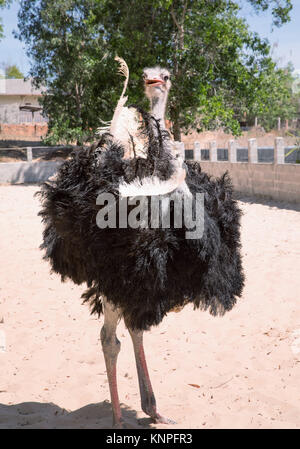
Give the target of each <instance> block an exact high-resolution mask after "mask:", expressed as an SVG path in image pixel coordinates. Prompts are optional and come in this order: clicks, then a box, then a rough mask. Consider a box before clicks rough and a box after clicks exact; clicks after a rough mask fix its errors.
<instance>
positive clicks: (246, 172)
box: [175, 137, 300, 203]
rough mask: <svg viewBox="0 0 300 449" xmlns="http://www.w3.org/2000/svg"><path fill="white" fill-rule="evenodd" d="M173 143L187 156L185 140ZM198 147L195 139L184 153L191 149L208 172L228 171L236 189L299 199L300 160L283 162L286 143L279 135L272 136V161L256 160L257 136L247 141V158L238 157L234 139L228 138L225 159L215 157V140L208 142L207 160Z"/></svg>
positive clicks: (264, 195) (298, 200)
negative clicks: (296, 162)
mask: <svg viewBox="0 0 300 449" xmlns="http://www.w3.org/2000/svg"><path fill="white" fill-rule="evenodd" d="M175 145H176V147H177V150H178V151H179V152H180V153H181V154H182V155H184V157H186V156H187V155H186V152H185V144H184V143H183V142H175ZM188 148H190V145H189V147H188ZM201 149H202V143H201V142H194V149H193V150H190V151H188V152H187V153H192V157H193V159H194V160H197V161H199V163H200V165H201V168H202V170H203V171H205V172H207V173H209V174H210V175H213V176H215V177H219V176H221V175H222V174H223V173H225V172H226V171H228V173H229V175H230V177H231V179H232V182H233V185H234V187H235V190H236V191H237V192H240V193H243V194H246V195H255V196H260V197H268V198H272V199H274V200H280V201H289V202H296V203H300V164H291V163H286V160H287V158H286V146H285V142H284V139H283V138H282V137H277V138H276V139H275V142H274V162H273V163H260V162H258V151H259V148H258V147H257V140H256V139H249V141H248V148H247V151H248V162H238V161H237V150H238V148H237V144H236V142H235V141H234V140H231V141H229V142H228V148H227V150H228V151H227V154H228V161H220V160H219V159H218V145H217V142H216V141H211V142H210V144H209V161H207V160H205V161H204V160H202V159H201V156H202V151H201ZM189 156H190V154H189ZM189 158H190V157H189Z"/></svg>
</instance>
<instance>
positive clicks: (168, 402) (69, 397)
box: [0, 186, 300, 428]
mask: <svg viewBox="0 0 300 449" xmlns="http://www.w3.org/2000/svg"><path fill="white" fill-rule="evenodd" d="M36 190H38V189H37V187H35V186H2V187H0V220H1V227H0V239H1V240H0V246H1V249H0V263H1V265H0V270H1V273H0V279H1V285H0V286H1V290H0V322H1V324H0V366H1V371H0V428H7V427H9V428H16V427H17V428H32V427H34V428H36V427H38V428H56V427H58V428H60V427H63V428H90V427H91V428H94V427H97V428H110V426H111V407H110V403H109V389H108V384H107V380H106V373H105V366H104V359H103V355H102V351H101V346H100V342H99V331H100V327H101V320H100V322H99V321H98V320H97V319H96V318H95V317H91V316H90V315H89V310H88V307H87V306H83V305H81V300H80V294H81V292H82V291H83V287H77V286H74V285H73V284H72V283H70V282H68V283H65V284H62V283H61V282H60V279H59V277H58V276H56V275H54V274H50V272H49V266H48V264H47V263H45V262H44V261H43V260H42V253H41V252H40V250H39V249H38V247H39V244H40V242H41V233H42V225H41V223H40V219H39V218H38V217H37V212H38V209H39V203H38V200H37V199H36V198H34V197H33V194H34V193H35V192H36ZM241 207H242V209H243V211H244V216H243V221H242V241H243V255H244V266H245V271H246V275H247V282H246V288H245V290H244V294H243V297H242V299H241V300H240V301H239V303H238V304H237V306H236V307H235V308H234V310H233V311H231V312H230V313H228V314H227V315H225V316H224V317H222V318H213V317H211V316H210V315H209V314H208V313H204V312H199V311H196V312H195V311H193V310H192V309H191V308H190V307H186V308H185V309H184V310H183V311H182V312H180V313H170V314H169V316H168V317H167V318H166V319H165V320H164V321H163V323H162V324H161V325H160V326H159V327H157V328H153V330H152V331H151V332H149V333H147V334H146V336H145V347H146V353H147V356H148V357H147V358H148V365H149V372H150V376H151V378H152V383H153V387H154V391H155V392H156V398H157V402H158V406H159V410H160V412H161V413H162V414H165V415H166V416H168V417H170V418H173V419H174V420H175V421H176V422H177V423H178V424H176V425H172V426H170V428H300V387H299V378H300V310H299V292H300V276H299V267H300V214H299V211H297V210H295V209H296V208H293V207H289V206H288V205H283V204H276V203H265V204H261V203H252V202H251V201H249V200H244V201H241ZM118 336H119V339H120V340H121V342H122V349H121V353H120V356H119V361H118V376H119V392H120V398H121V402H122V409H123V413H124V417H125V421H126V423H127V425H128V426H129V427H132V428H135V427H138V428H141V427H146V428H149V427H154V428H155V427H157V428H164V427H166V426H163V425H153V424H151V422H150V420H149V419H148V418H147V417H145V415H144V414H143V413H142V411H141V409H140V401H139V393H138V385H137V376H136V371H135V363H134V356H133V351H132V348H131V341H130V338H129V336H128V333H127V331H126V330H125V328H124V325H123V323H121V324H120V326H119V331H118ZM5 338H6V351H5V350H4V349H5V345H4V339H5ZM1 348H2V352H1ZM192 384H193V385H192Z"/></svg>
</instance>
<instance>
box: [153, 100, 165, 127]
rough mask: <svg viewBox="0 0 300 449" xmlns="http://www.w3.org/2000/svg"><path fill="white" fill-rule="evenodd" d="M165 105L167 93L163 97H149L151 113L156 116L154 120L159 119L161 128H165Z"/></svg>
mask: <svg viewBox="0 0 300 449" xmlns="http://www.w3.org/2000/svg"><path fill="white" fill-rule="evenodd" d="M166 105H167V95H165V96H164V97H162V98H160V97H153V98H152V99H151V115H153V117H155V118H156V120H160V126H161V128H162V129H165V128H166V124H165V111H166Z"/></svg>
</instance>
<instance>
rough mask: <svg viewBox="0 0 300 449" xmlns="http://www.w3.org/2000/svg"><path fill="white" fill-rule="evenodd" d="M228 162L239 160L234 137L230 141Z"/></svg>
mask: <svg viewBox="0 0 300 449" xmlns="http://www.w3.org/2000/svg"><path fill="white" fill-rule="evenodd" d="M228 162H232V163H235V162H237V151H236V142H235V140H233V139H232V140H229V142H228Z"/></svg>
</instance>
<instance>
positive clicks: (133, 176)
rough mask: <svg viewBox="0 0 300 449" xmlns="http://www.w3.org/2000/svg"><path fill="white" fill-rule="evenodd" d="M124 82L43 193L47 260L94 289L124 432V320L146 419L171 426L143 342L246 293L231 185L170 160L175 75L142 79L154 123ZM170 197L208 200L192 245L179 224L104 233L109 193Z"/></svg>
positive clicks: (151, 72) (116, 420) (152, 72)
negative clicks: (92, 133)
mask: <svg viewBox="0 0 300 449" xmlns="http://www.w3.org/2000/svg"><path fill="white" fill-rule="evenodd" d="M119 62H120V61H119ZM121 67H123V69H124V67H125V66H124V65H123V66H122V65H121ZM123 74H125V76H126V82H125V86H124V89H123V92H122V95H121V98H120V100H119V102H118V105H117V108H116V109H115V112H114V115H113V119H112V121H111V123H110V124H109V126H108V129H106V130H104V129H102V130H100V132H101V137H100V140H99V142H98V143H97V144H95V145H93V146H92V147H91V148H90V149H89V150H80V151H77V152H74V153H73V155H72V157H71V158H70V159H69V160H67V161H66V162H65V163H64V164H63V165H62V167H61V168H60V170H59V172H58V174H57V177H56V179H55V181H54V182H53V184H49V183H45V184H44V185H43V186H42V189H41V191H40V192H39V194H40V196H41V200H42V210H41V211H40V215H41V216H42V219H43V221H44V223H45V229H44V232H43V243H42V245H41V248H42V249H44V250H45V256H44V258H45V259H47V260H49V262H50V264H51V267H52V270H53V271H55V272H56V273H59V274H60V275H61V279H62V281H64V280H65V279H66V278H70V279H72V280H73V282H75V283H76V284H82V283H86V284H87V287H88V289H87V290H86V292H85V293H84V294H83V295H82V296H83V299H84V302H87V303H89V305H90V307H91V313H96V314H98V315H100V314H101V313H103V314H104V324H103V327H102V329H101V333H100V336H101V343H102V348H103V353H104V359H105V364H106V370H107V377H108V382H109V388H110V395H111V403H112V412H113V425H114V427H116V428H122V427H124V422H123V419H122V414H121V408H120V403H119V397H118V390H117V370H116V364H117V357H118V354H119V351H120V342H119V340H118V338H117V336H116V328H117V324H118V322H119V320H120V319H121V318H123V319H124V322H125V325H126V327H127V329H128V331H129V334H130V336H131V339H132V343H133V348H134V353H135V359H136V367H137V373H138V381H139V388H140V394H141V406H142V410H143V411H144V412H145V413H146V414H147V415H148V416H150V417H151V418H152V420H153V421H154V422H156V423H159V422H160V423H172V422H173V421H171V420H169V419H167V418H164V417H163V416H162V415H161V414H160V413H159V412H158V410H157V407H156V400H155V396H154V393H153V389H152V386H151V382H150V378H149V374H148V369H147V365H146V359H145V353H144V348H143V332H144V331H146V330H149V329H150V328H151V326H153V325H158V324H159V323H160V322H161V321H162V319H163V318H164V316H166V314H167V313H169V312H170V311H173V310H180V309H181V308H182V307H184V306H185V304H187V303H192V304H193V305H194V308H195V309H197V308H200V309H201V310H209V312H210V313H211V314H213V315H217V314H224V313H225V312H226V311H229V310H231V309H232V307H233V306H234V304H235V303H236V300H237V297H239V296H241V293H242V289H243V283H244V275H243V270H242V264H241V255H240V229H239V227H240V215H241V212H240V210H239V208H238V206H237V203H236V202H235V201H234V199H233V198H232V186H231V182H230V179H229V177H228V175H226V174H225V175H223V176H222V177H221V178H219V179H213V178H211V177H209V176H208V175H207V174H205V173H202V172H201V168H200V166H199V164H198V163H193V162H192V163H187V165H186V170H185V169H184V168H183V167H182V161H181V160H180V159H177V158H176V157H175V156H174V153H173V152H172V143H171V140H170V136H169V134H168V132H167V131H166V130H165V123H164V111H165V107H166V103H167V96H168V91H169V88H170V86H171V83H170V79H169V73H168V72H167V70H166V69H160V68H159V67H155V68H149V69H145V70H144V83H145V92H146V95H147V96H148V98H149V99H150V103H151V114H152V115H151V114H148V113H146V112H144V111H143V110H141V109H140V108H138V107H135V108H130V107H129V108H127V107H125V103H126V100H127V98H126V97H124V93H125V90H126V85H127V81H128V75H129V74H128V72H127V71H125V70H123ZM140 116H141V117H142V119H140ZM128 117H129V118H128ZM106 131H109V132H106ZM132 131H134V133H133V135H131V134H130V132H132ZM136 149H138V151H136ZM132 150H135V151H132ZM170 192H172V193H174V192H175V194H177V195H181V196H184V195H187V196H188V195H190V196H192V197H194V196H195V195H196V193H202V194H203V195H204V233H203V235H202V236H201V238H197V239H186V238H185V231H186V229H185V226H183V227H182V228H181V229H177V228H175V227H174V225H173V224H172V225H171V227H170V228H168V229H163V228H151V227H145V228H143V227H142V226H141V227H138V228H136V229H133V228H130V227H127V228H124V229H123V228H122V229H121V228H118V227H112V228H107V227H99V226H97V223H96V217H97V214H98V213H99V211H101V210H103V209H102V206H101V205H100V204H99V203H98V202H97V198H98V196H99V194H101V193H105V194H108V193H109V194H112V195H113V197H114V198H115V200H116V203H117V205H119V204H120V202H121V200H122V198H123V199H124V198H126V197H132V196H139V197H141V196H144V197H148V198H149V197H153V196H155V195H163V196H164V197H165V198H168V197H169V195H170ZM129 209H130V206H129V208H128V211H129ZM116 211H117V212H116V213H117V218H118V219H119V218H120V217H119V212H118V211H119V209H118V208H116ZM162 213H163V212H162ZM172 223H173V222H172Z"/></svg>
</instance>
